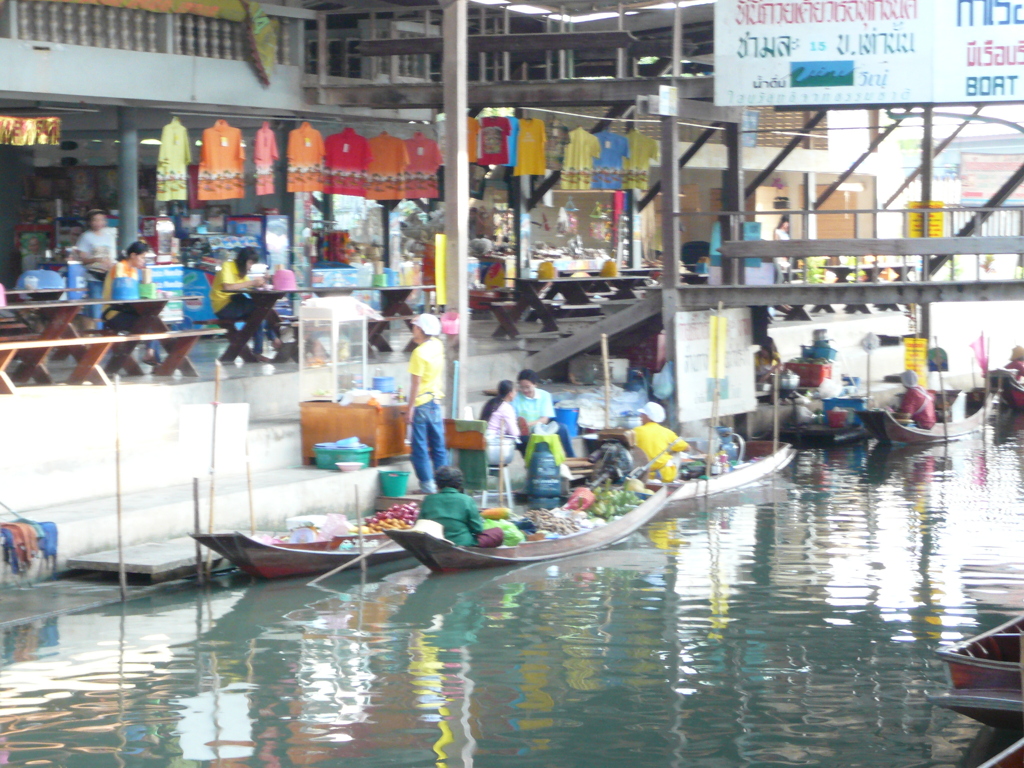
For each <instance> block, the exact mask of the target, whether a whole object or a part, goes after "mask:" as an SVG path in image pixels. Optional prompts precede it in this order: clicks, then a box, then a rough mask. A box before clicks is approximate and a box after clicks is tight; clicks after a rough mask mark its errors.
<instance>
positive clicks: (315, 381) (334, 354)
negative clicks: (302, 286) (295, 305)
mask: <svg viewBox="0 0 1024 768" xmlns="http://www.w3.org/2000/svg"><path fill="white" fill-rule="evenodd" d="M366 358H367V346H366V318H364V317H352V316H351V315H348V314H344V315H342V314H341V313H339V312H337V311H336V310H335V309H334V308H331V307H302V308H301V309H300V310H299V400H300V402H307V401H311V400H321V401H326V402H333V403H336V402H338V401H339V400H340V399H341V398H342V396H343V395H344V394H345V393H346V392H348V391H349V390H352V389H365V388H366V386H367V382H368V380H367V378H366V372H367V369H366V364H367V360H366Z"/></svg>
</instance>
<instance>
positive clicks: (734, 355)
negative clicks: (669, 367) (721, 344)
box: [676, 309, 757, 422]
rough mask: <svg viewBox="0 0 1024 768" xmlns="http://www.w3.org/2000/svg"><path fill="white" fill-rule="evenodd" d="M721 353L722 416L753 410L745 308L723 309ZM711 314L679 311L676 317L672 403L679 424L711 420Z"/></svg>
mask: <svg viewBox="0 0 1024 768" xmlns="http://www.w3.org/2000/svg"><path fill="white" fill-rule="evenodd" d="M722 314H723V316H724V317H725V318H726V323H727V324H728V331H727V338H728V343H727V345H726V352H725V355H726V357H725V373H726V377H725V378H724V379H723V380H721V381H720V382H719V387H720V389H719V391H720V397H721V400H720V401H719V406H718V412H719V414H720V415H722V416H728V415H731V414H736V413H747V412H749V411H753V410H755V409H756V408H757V393H756V391H755V389H754V352H753V343H754V342H753V332H752V330H751V324H750V310H749V309H727V310H725V311H724V312H723V313H722ZM710 325H711V312H707V311H705V312H679V313H678V314H677V315H676V360H677V363H676V371H677V377H676V378H677V382H676V402H677V407H678V408H679V421H681V422H683V421H700V420H702V419H710V418H711V406H712V401H713V399H714V386H715V382H714V379H712V378H711V372H710V370H709V368H708V366H709V363H710V355H711V336H710Z"/></svg>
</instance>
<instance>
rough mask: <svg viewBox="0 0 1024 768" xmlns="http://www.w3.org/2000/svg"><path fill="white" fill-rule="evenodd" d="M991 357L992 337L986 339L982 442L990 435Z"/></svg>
mask: <svg viewBox="0 0 1024 768" xmlns="http://www.w3.org/2000/svg"><path fill="white" fill-rule="evenodd" d="M991 359H992V339H985V370H983V371H982V374H983V375H984V376H985V395H984V397H985V399H984V400H982V401H981V408H982V417H981V418H982V419H983V421H982V426H981V440H982V442H984V441H985V438H986V436H987V435H988V394H989V387H990V386H991V381H992V377H991V376H989V373H988V370H989V367H988V364H989V360H991Z"/></svg>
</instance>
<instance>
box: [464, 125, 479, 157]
mask: <svg viewBox="0 0 1024 768" xmlns="http://www.w3.org/2000/svg"><path fill="white" fill-rule="evenodd" d="M466 151H467V153H468V154H469V162H471V163H476V162H479V161H480V121H479V120H477V119H476V118H475V117H467V118H466Z"/></svg>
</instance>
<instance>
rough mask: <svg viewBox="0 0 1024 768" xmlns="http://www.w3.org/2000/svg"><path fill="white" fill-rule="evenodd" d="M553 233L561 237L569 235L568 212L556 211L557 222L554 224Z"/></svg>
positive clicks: (561, 209)
mask: <svg viewBox="0 0 1024 768" xmlns="http://www.w3.org/2000/svg"><path fill="white" fill-rule="evenodd" d="M555 232H556V233H557V234H559V235H561V236H562V237H565V236H566V235H568V234H569V212H568V211H566V210H565V208H559V209H558V221H557V222H556V223H555Z"/></svg>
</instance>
